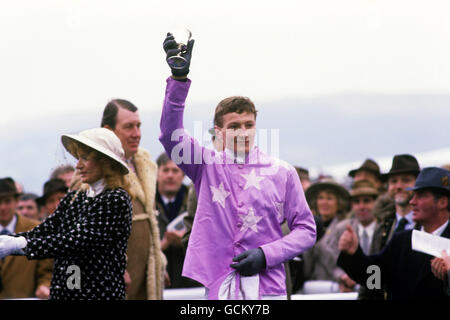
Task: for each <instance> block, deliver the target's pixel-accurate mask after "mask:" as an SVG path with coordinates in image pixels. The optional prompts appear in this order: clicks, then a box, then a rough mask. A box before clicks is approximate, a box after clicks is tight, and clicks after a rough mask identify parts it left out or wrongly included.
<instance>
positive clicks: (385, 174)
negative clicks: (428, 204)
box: [380, 170, 420, 182]
mask: <svg viewBox="0 0 450 320" xmlns="http://www.w3.org/2000/svg"><path fill="white" fill-rule="evenodd" d="M419 173H420V170H419V171H418V170H404V171H403V170H397V171H391V172H388V173H383V174H381V175H380V178H381V180H382V181H383V182H385V181H387V180H388V178H389V177H390V176H393V175H396V174H413V175H415V176H416V177H417V176H418V175H419Z"/></svg>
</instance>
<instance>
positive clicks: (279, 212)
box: [275, 202, 284, 221]
mask: <svg viewBox="0 0 450 320" xmlns="http://www.w3.org/2000/svg"><path fill="white" fill-rule="evenodd" d="M275 208H277V218H278V220H279V221H281V220H282V219H283V213H284V203H283V202H275Z"/></svg>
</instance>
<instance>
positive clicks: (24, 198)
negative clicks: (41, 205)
mask: <svg viewBox="0 0 450 320" xmlns="http://www.w3.org/2000/svg"><path fill="white" fill-rule="evenodd" d="M37 198H39V197H38V196H37V195H36V194H34V193H24V194H22V195H21V196H20V197H19V201H28V200H33V201H36V199H37Z"/></svg>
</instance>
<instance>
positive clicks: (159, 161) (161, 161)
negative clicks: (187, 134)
mask: <svg viewBox="0 0 450 320" xmlns="http://www.w3.org/2000/svg"><path fill="white" fill-rule="evenodd" d="M169 161H172V160H171V159H170V158H169V156H168V155H167V153H165V152H163V153H161V154H160V155H159V157H158V159H156V164H157V165H158V168H159V167H161V166H164V165H166V164H167V163H168V162H169Z"/></svg>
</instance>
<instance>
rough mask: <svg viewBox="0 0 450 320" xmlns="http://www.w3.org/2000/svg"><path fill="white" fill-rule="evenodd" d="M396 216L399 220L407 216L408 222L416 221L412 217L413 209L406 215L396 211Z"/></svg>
mask: <svg viewBox="0 0 450 320" xmlns="http://www.w3.org/2000/svg"><path fill="white" fill-rule="evenodd" d="M395 216H396V217H397V222H398V221H400V219H401V218H405V219H406V220H408V224H410V223H414V220H413V218H412V216H413V212H412V211H410V212H408V213H407V214H406V215H405V216H404V217H403V216H401V215H400V214H399V213H398V212H396V213H395Z"/></svg>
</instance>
